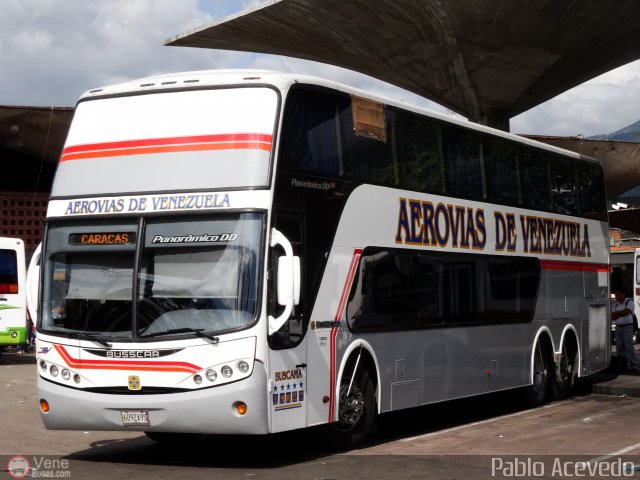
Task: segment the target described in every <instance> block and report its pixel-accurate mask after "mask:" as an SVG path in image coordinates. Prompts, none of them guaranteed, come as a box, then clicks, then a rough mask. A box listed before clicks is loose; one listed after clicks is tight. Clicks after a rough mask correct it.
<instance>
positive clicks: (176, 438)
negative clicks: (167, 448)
mask: <svg viewBox="0 0 640 480" xmlns="http://www.w3.org/2000/svg"><path fill="white" fill-rule="evenodd" d="M144 434H145V435H146V436H147V437H149V439H151V440H153V441H154V442H158V443H166V444H176V445H177V444H189V443H192V442H195V441H197V440H199V439H200V437H202V434H200V433H177V432H144Z"/></svg>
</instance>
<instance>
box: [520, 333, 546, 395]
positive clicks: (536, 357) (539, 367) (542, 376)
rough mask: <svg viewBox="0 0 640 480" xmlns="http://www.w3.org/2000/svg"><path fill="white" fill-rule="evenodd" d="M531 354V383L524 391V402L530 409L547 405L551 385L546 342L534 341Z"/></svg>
mask: <svg viewBox="0 0 640 480" xmlns="http://www.w3.org/2000/svg"><path fill="white" fill-rule="evenodd" d="M534 349H535V350H534V354H533V383H532V384H531V385H530V386H529V387H528V388H527V390H526V402H527V404H528V405H529V406H531V407H539V406H541V405H544V404H545V403H547V400H548V398H549V389H550V383H551V373H550V372H551V366H552V361H551V358H550V350H549V348H548V347H547V345H546V342H544V341H541V339H540V338H538V340H536V343H535V346H534Z"/></svg>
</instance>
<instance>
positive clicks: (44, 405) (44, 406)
mask: <svg viewBox="0 0 640 480" xmlns="http://www.w3.org/2000/svg"><path fill="white" fill-rule="evenodd" d="M40 410H42V412H43V413H47V412H48V411H49V402H47V401H46V400H45V399H44V398H41V399H40Z"/></svg>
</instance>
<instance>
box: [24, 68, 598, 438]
mask: <svg viewBox="0 0 640 480" xmlns="http://www.w3.org/2000/svg"><path fill="white" fill-rule="evenodd" d="M604 191H605V189H604V177H603V172H602V168H601V166H600V164H599V163H598V162H597V161H595V160H593V159H589V158H586V157H584V156H580V155H577V154H574V153H570V152H566V151H563V150H560V149H557V148H554V147H550V146H546V145H542V144H540V143H537V142H534V141H531V140H528V139H524V138H521V137H518V136H515V135H511V134H508V133H505V132H502V131H496V130H493V129H490V128H486V127H483V126H480V125H476V124H472V123H467V122H462V121H457V120H453V119H451V118H449V117H446V116H443V115H439V114H436V113H432V112H429V111H427V110H424V109H420V108H418V107H414V106H410V105H407V104H403V103H398V102H394V101H391V100H385V99H383V98H379V97H376V96H373V95H370V94H367V93H365V92H363V91H359V90H356V89H353V88H350V87H346V86H343V85H340V84H337V83H335V82H331V81H326V80H322V79H317V78H312V77H306V76H299V75H294V74H280V73H274V72H263V71H252V72H239V71H220V72H191V73H181V74H175V75H167V76H158V77H153V78H145V79H142V80H138V81H133V82H128V83H124V84H120V85H115V86H110V87H103V88H97V89H94V90H90V91H88V92H87V93H86V94H84V95H83V96H82V97H81V98H80V100H79V102H78V104H77V108H76V110H75V115H74V119H73V123H72V125H71V128H70V131H69V134H68V138H67V141H66V145H65V147H64V149H63V152H62V155H61V158H60V163H59V166H58V169H57V172H56V176H55V179H54V183H53V187H52V192H51V200H50V203H49V208H48V213H47V220H46V233H45V238H44V244H43V250H42V256H41V266H40V268H41V276H42V280H41V285H42V293H41V300H40V303H39V309H40V313H39V321H38V338H37V361H38V367H37V371H38V375H37V386H38V397H39V401H40V409H41V416H42V419H43V421H44V424H45V425H46V427H47V428H49V429H75V430H138V431H144V432H145V433H146V434H147V435H148V436H149V437H150V438H152V439H155V440H159V441H162V440H176V439H180V438H184V437H185V436H187V435H197V434H201V433H224V434H227V433H228V434H266V433H273V432H280V431H284V430H292V429H299V428H305V427H310V426H314V425H325V427H323V428H325V430H326V432H328V433H329V434H330V438H332V441H335V442H337V443H338V444H340V445H346V446H354V445H357V444H359V443H360V442H362V441H363V440H364V439H365V438H366V437H367V435H368V434H369V432H370V431H371V430H372V428H373V425H374V422H375V418H376V415H377V414H380V413H385V412H391V411H396V410H400V409H406V408H411V407H418V406H420V405H425V404H430V403H434V402H441V401H445V400H449V399H454V398H461V397H468V396H472V395H478V394H483V393H488V392H495V391H498V390H505V389H516V388H523V389H525V390H526V391H527V392H528V395H529V398H530V400H531V401H532V402H533V403H534V404H541V403H543V402H545V401H547V400H548V399H549V398H550V396H552V395H553V396H555V398H564V397H565V396H566V395H568V394H569V392H570V389H571V386H572V384H573V382H574V381H575V379H576V378H577V377H583V376H587V375H590V374H592V373H594V372H597V371H599V370H602V369H604V368H606V367H607V366H608V364H609V354H610V345H609V283H608V282H609V278H608V275H609V264H608V225H607V211H606V201H605V197H604Z"/></svg>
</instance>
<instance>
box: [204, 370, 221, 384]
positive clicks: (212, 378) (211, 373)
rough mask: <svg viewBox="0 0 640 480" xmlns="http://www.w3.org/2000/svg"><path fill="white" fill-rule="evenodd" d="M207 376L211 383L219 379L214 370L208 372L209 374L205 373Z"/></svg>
mask: <svg viewBox="0 0 640 480" xmlns="http://www.w3.org/2000/svg"><path fill="white" fill-rule="evenodd" d="M205 375H206V376H207V380H209V381H210V382H215V381H216V378H218V374H217V373H216V371H215V370H214V369H213V368H210V369H209V370H207V373H205Z"/></svg>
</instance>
